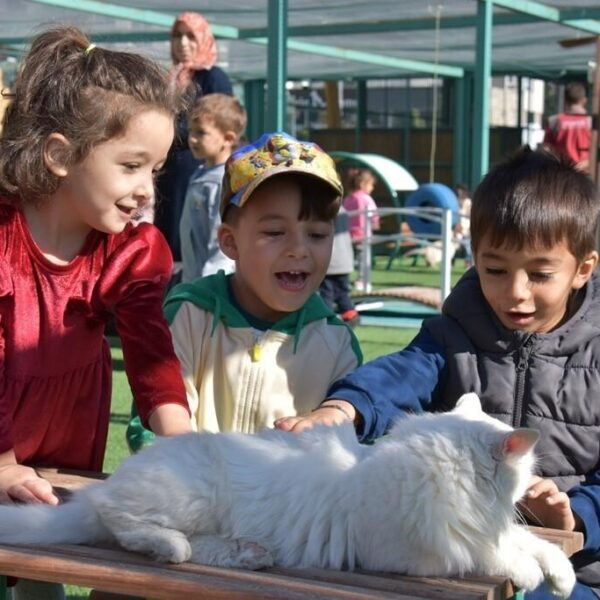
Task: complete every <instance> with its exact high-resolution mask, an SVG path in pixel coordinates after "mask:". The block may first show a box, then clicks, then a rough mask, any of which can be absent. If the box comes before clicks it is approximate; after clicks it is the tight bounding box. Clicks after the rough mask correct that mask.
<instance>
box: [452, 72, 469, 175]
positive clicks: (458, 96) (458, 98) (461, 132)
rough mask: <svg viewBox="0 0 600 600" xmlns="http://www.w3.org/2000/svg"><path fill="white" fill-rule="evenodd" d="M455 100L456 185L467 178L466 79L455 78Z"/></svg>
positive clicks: (453, 170)
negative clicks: (465, 152)
mask: <svg viewBox="0 0 600 600" xmlns="http://www.w3.org/2000/svg"><path fill="white" fill-rule="evenodd" d="M453 88H454V90H453V91H454V94H453V95H454V102H453V103H452V120H453V127H452V182H453V183H454V185H456V184H458V183H463V182H464V181H466V179H465V163H464V156H463V145H464V141H465V140H466V138H467V130H466V127H465V118H464V117H465V113H464V104H465V81H464V79H455V80H454V85H453Z"/></svg>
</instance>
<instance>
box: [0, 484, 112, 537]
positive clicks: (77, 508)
mask: <svg viewBox="0 0 600 600" xmlns="http://www.w3.org/2000/svg"><path fill="white" fill-rule="evenodd" d="M107 539H110V534H109V533H108V531H107V529H106V528H105V527H104V526H103V524H102V522H101V521H100V518H99V517H98V514H97V512H96V510H95V509H94V506H93V504H92V503H91V502H89V500H87V499H86V498H85V497H82V496H79V497H76V498H73V500H71V501H69V502H66V503H65V504H60V505H58V506H50V505H48V504H43V505H40V504H35V505H33V504H28V505H19V506H0V544H86V543H87V544H91V543H94V542H99V541H102V540H107Z"/></svg>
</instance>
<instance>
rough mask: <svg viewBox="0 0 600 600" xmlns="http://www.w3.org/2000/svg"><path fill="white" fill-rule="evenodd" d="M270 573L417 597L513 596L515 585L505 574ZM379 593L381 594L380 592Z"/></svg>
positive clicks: (277, 569) (467, 599) (486, 598)
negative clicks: (492, 575) (498, 575)
mask: <svg viewBox="0 0 600 600" xmlns="http://www.w3.org/2000/svg"><path fill="white" fill-rule="evenodd" d="M267 572H269V573H278V574H283V575H291V576H294V577H296V578H307V579H311V580H312V581H328V582H338V583H344V584H346V585H348V584H350V585H352V586H357V587H368V588H370V589H372V590H377V591H386V592H394V593H399V592H400V593H404V594H406V593H409V594H412V595H414V596H415V597H417V598H430V599H431V600H437V599H440V600H441V599H443V600H471V599H472V600H476V599H480V600H494V599H496V598H510V597H511V596H512V595H513V593H514V590H513V587H512V584H511V582H510V580H509V579H507V578H506V577H466V578H459V577H453V578H449V579H448V578H445V577H409V576H406V575H399V574H396V573H378V572H374V571H362V570H359V571H355V572H353V573H348V572H342V571H329V570H325V569H285V568H280V567H273V568H271V569H267ZM378 595H379V594H378Z"/></svg>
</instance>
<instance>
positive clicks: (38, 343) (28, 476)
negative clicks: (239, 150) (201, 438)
mask: <svg viewBox="0 0 600 600" xmlns="http://www.w3.org/2000/svg"><path fill="white" fill-rule="evenodd" d="M177 108H178V107H177V106H176V98H175V96H174V95H173V93H172V92H171V91H170V90H169V86H168V84H167V83H166V78H165V76H164V73H162V71H161V70H160V68H159V67H157V66H156V65H154V63H152V62H150V61H149V60H147V59H144V58H142V57H140V56H137V55H133V54H128V53H123V52H112V51H109V50H104V49H102V48H96V47H94V45H92V44H90V42H89V40H88V39H87V38H86V37H85V36H84V35H83V34H82V33H81V32H80V31H79V30H77V29H74V28H66V27H63V28H58V29H55V30H51V31H47V32H45V33H42V34H41V35H39V36H38V37H37V38H36V39H35V40H34V41H33V44H32V47H31V51H30V52H29V54H28V55H27V56H26V57H25V59H24V60H23V62H22V65H21V68H20V70H19V73H18V76H17V79H16V83H15V88H14V95H13V101H12V104H11V105H10V106H9V108H8V111H7V113H6V117H5V123H4V130H3V132H2V137H1V138H0V195H1V196H2V199H1V201H0V334H1V335H0V365H1V370H0V502H10V501H12V500H19V501H23V502H47V503H56V502H57V498H56V497H55V496H54V494H53V493H52V488H51V486H50V484H49V483H48V482H47V481H45V480H43V479H41V478H40V477H38V475H37V474H36V472H35V471H34V469H33V468H31V466H29V465H48V466H54V467H70V468H77V469H89V470H100V469H101V468H102V459H103V455H104V450H105V444H106V435H107V430H108V422H109V409H110V397H111V362H110V352H109V347H108V344H107V342H106V339H105V338H104V329H105V324H106V322H107V321H108V320H109V319H110V318H114V319H115V322H116V327H117V331H118V333H119V336H120V338H121V341H122V346H123V353H124V358H125V368H126V371H127V376H128V378H129V383H130V385H131V389H132V391H133V395H134V399H135V402H136V405H137V409H138V411H139V413H140V415H141V417H142V419H143V420H144V421H145V422H146V423H148V424H149V426H150V427H151V429H153V430H154V431H155V432H156V433H158V434H164V435H169V434H174V433H180V432H183V431H188V430H189V429H190V424H189V412H188V407H187V401H186V396H185V391H184V387H183V383H182V380H181V376H180V370H179V364H178V361H177V359H176V357H175V355H174V353H173V348H172V344H171V338H170V334H169V330H168V327H167V325H166V322H165V321H164V320H163V316H162V297H163V291H164V288H165V285H166V283H167V281H168V279H169V277H170V274H171V266H172V264H171V262H172V259H171V255H170V252H169V249H168V247H167V245H166V243H165V241H164V239H163V238H162V236H161V234H160V233H159V232H158V230H157V229H156V228H155V227H154V226H153V225H150V224H148V223H143V224H140V225H139V226H138V227H135V226H134V223H133V221H134V219H135V217H136V215H137V214H138V213H139V212H140V211H141V209H143V207H144V206H145V205H147V204H148V203H150V202H151V201H152V199H153V196H154V186H153V181H154V177H155V175H156V172H157V171H158V170H159V169H160V168H161V166H162V164H163V162H164V161H165V158H166V156H167V152H168V150H169V146H170V145H171V141H172V138H173V119H174V114H175V112H176V110H177Z"/></svg>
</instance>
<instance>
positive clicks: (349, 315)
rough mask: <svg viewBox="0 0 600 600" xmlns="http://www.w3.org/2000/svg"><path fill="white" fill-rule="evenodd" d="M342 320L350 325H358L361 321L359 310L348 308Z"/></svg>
mask: <svg viewBox="0 0 600 600" xmlns="http://www.w3.org/2000/svg"><path fill="white" fill-rule="evenodd" d="M342 321H344V323H347V324H348V325H350V327H356V326H357V325H358V324H359V322H360V315H359V314H358V311H357V310H354V309H351V310H346V311H344V312H343V313H342Z"/></svg>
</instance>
